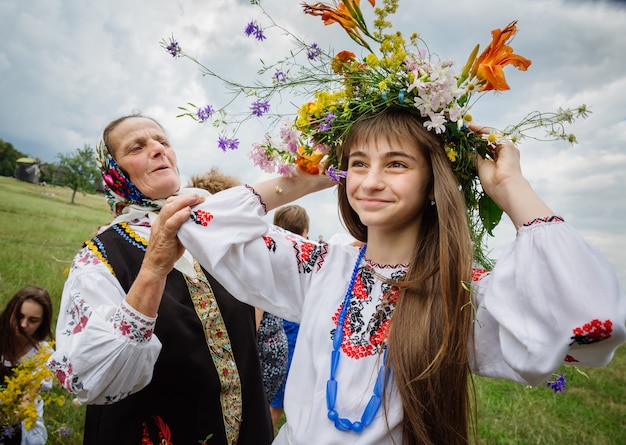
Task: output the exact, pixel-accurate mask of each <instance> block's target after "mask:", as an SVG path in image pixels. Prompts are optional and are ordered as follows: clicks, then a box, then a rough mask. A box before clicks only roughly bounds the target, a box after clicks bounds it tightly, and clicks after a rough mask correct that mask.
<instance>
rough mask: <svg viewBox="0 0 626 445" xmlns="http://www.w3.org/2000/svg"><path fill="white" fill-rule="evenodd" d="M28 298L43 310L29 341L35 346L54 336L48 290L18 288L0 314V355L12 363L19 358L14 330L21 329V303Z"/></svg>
mask: <svg viewBox="0 0 626 445" xmlns="http://www.w3.org/2000/svg"><path fill="white" fill-rule="evenodd" d="M28 300H32V301H34V302H35V303H37V304H39V305H40V306H41V308H42V312H43V314H42V316H41V324H40V325H39V327H38V328H37V330H36V331H35V332H34V333H33V335H32V336H30V337H28V341H29V343H30V344H31V345H32V346H33V347H35V346H37V343H38V342H40V341H42V340H46V339H53V338H54V337H53V335H52V301H51V300H50V295H49V294H48V291H47V290H45V289H44V288H42V287H38V286H26V287H24V288H22V289H20V290H19V291H17V293H16V294H15V295H14V296H13V297H12V298H11V299H10V300H9V302H8V303H7V305H6V307H5V309H4V311H3V312H2V313H1V314H0V356H2V357H4V360H7V361H9V362H11V363H14V364H15V363H16V362H17V361H18V360H19V358H20V357H18V354H19V351H18V349H19V346H18V345H17V343H16V341H15V338H16V330H17V329H21V328H20V327H19V317H20V314H21V310H22V305H23V304H24V302H25V301H28ZM3 366H4V365H3V363H2V362H0V368H1V367H3Z"/></svg>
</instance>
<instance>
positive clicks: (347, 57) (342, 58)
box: [330, 50, 356, 74]
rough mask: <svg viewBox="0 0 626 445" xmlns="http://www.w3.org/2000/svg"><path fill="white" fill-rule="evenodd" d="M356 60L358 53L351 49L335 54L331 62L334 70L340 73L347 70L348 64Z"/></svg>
mask: <svg viewBox="0 0 626 445" xmlns="http://www.w3.org/2000/svg"><path fill="white" fill-rule="evenodd" d="M354 60H356V55H355V54H354V53H353V52H351V51H345V50H344V51H340V52H338V53H337V54H335V58H334V59H333V60H332V62H331V63H330V66H331V68H332V69H333V72H335V73H337V74H340V73H342V72H343V71H347V66H346V65H348V64H350V63H351V62H353V61H354Z"/></svg>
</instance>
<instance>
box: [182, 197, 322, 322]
mask: <svg viewBox="0 0 626 445" xmlns="http://www.w3.org/2000/svg"><path fill="white" fill-rule="evenodd" d="M265 215H266V210H265V206H264V203H263V201H262V200H261V197H260V196H259V195H257V194H256V193H255V191H254V190H253V189H252V188H251V187H249V186H245V185H244V186H239V187H233V188H231V189H228V190H224V191H222V192H220V193H216V194H214V195H212V196H210V197H207V198H206V200H205V201H204V202H203V203H202V204H200V205H197V206H195V207H194V208H193V210H192V215H191V218H190V220H189V221H187V222H186V223H184V224H183V225H182V226H181V228H180V229H179V231H178V238H179V239H180V240H181V242H182V243H183V245H184V246H185V248H186V249H187V250H188V251H189V252H190V253H191V254H192V256H193V257H194V258H195V259H196V260H197V261H198V262H199V263H200V264H201V265H202V266H203V267H205V268H206V269H207V270H208V271H209V273H210V274H211V275H212V276H214V277H215V278H216V279H217V280H218V281H219V282H220V283H221V284H222V285H223V286H224V287H225V288H226V289H227V290H228V291H229V292H230V293H231V294H232V295H233V296H234V297H235V298H237V299H238V300H241V301H243V302H245V303H248V304H250V305H252V306H255V307H258V308H261V309H263V310H265V311H267V312H270V313H271V314H274V315H276V316H278V317H281V318H284V319H286V320H290V321H295V322H298V321H299V320H300V314H301V308H302V305H303V303H304V296H305V295H306V289H307V287H308V286H309V285H310V282H311V277H312V275H313V274H314V273H315V272H316V271H317V270H319V269H320V268H321V265H322V263H323V260H324V257H325V255H326V253H327V249H328V245H327V244H326V243H315V242H312V241H309V240H307V239H305V238H302V237H300V236H298V235H295V234H293V233H290V232H287V231H285V230H283V229H281V228H280V227H276V226H274V225H272V224H269V223H268V222H267V221H265V220H264V219H263V217H264V216H265Z"/></svg>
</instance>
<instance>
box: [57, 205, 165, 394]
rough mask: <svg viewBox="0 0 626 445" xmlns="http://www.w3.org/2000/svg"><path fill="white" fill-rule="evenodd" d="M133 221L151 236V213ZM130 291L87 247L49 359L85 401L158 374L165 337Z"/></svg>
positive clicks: (131, 389)
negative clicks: (134, 303)
mask: <svg viewBox="0 0 626 445" xmlns="http://www.w3.org/2000/svg"><path fill="white" fill-rule="evenodd" d="M130 224H131V225H132V227H133V230H135V231H136V232H137V233H138V234H139V235H141V236H142V237H144V238H146V239H148V238H149V236H150V222H149V218H148V217H147V216H146V217H143V218H139V219H137V220H135V221H132V222H131V223H130ZM125 296H126V292H124V289H122V286H121V285H120V283H119V281H118V280H117V278H116V277H115V276H114V275H113V274H112V273H111V271H110V270H109V268H108V267H107V265H106V263H104V262H103V261H102V259H101V258H99V257H98V256H97V255H96V254H95V253H94V252H93V250H91V249H89V248H88V247H83V248H82V249H81V250H80V251H79V252H78V253H77V254H76V256H75V257H74V261H73V262H72V269H71V271H70V274H69V276H68V279H67V281H66V282H65V286H64V288H63V295H62V298H61V306H60V308H59V316H58V319H57V328H56V350H55V352H54V353H53V354H52V356H51V357H50V359H49V360H48V367H49V368H50V369H51V370H52V371H53V372H54V373H55V375H56V377H57V379H58V380H59V382H60V383H61V385H62V386H64V387H65V388H66V389H67V390H68V391H70V392H72V393H73V394H74V396H75V397H76V398H77V399H78V400H79V401H80V402H82V403H90V404H109V403H113V402H116V401H118V400H120V399H123V398H125V397H127V396H128V395H129V394H132V393H135V392H137V391H139V390H141V389H143V388H144V387H145V386H146V385H147V384H148V383H150V380H151V379H152V373H153V370H154V365H155V363H156V360H157V358H158V356H159V352H160V351H161V342H160V341H159V339H158V338H157V337H156V336H155V335H152V332H153V330H154V325H155V323H156V318H152V317H147V316H145V315H143V314H141V313H140V312H137V311H136V310H135V309H133V308H132V307H131V306H130V305H128V304H126V302H125V300H124V298H125ZM87 322H89V326H88V328H87ZM68 357H72V358H73V359H72V361H71V362H70V360H69V358H68ZM103 363H106V366H102V364H103Z"/></svg>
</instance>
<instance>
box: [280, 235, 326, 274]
mask: <svg viewBox="0 0 626 445" xmlns="http://www.w3.org/2000/svg"><path fill="white" fill-rule="evenodd" d="M287 238H288V239H289V238H290V237H289V236H288V237H287ZM291 241H292V243H293V249H294V250H295V252H296V260H297V261H298V270H299V271H300V273H311V272H313V271H314V270H319V269H320V268H321V267H322V264H324V259H325V258H326V253H327V252H328V244H327V243H320V244H317V243H312V242H304V243H303V242H301V241H302V239H301V238H297V237H291Z"/></svg>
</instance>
